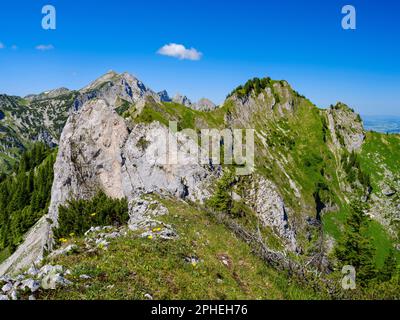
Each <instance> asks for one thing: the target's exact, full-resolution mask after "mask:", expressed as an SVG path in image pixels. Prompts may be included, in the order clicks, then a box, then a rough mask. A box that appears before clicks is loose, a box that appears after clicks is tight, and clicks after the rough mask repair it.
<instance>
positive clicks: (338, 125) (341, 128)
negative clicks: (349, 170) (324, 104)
mask: <svg viewBox="0 0 400 320" xmlns="http://www.w3.org/2000/svg"><path fill="white" fill-rule="evenodd" d="M326 112H327V115H328V127H329V130H330V132H331V135H332V140H333V142H334V144H335V145H336V146H337V147H338V148H340V147H345V148H346V149H347V150H348V151H349V152H351V151H358V150H360V148H361V146H362V143H363V142H364V140H365V132H364V128H363V124H362V121H361V119H360V118H359V116H358V115H357V114H356V113H355V112H354V111H353V110H351V109H350V108H349V107H347V106H346V105H344V104H342V103H338V104H336V105H335V106H333V107H331V108H330V109H327V111H326Z"/></svg>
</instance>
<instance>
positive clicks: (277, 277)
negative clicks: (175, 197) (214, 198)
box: [40, 200, 322, 299]
mask: <svg viewBox="0 0 400 320" xmlns="http://www.w3.org/2000/svg"><path fill="white" fill-rule="evenodd" d="M163 201H164V204H165V205H166V206H167V207H168V208H169V210H170V214H169V215H166V216H164V217H162V218H161V219H162V220H164V221H165V222H167V223H169V224H171V225H172V226H173V227H174V228H176V230H177V232H178V234H179V239H177V240H168V241H165V240H160V239H151V240H150V239H147V238H139V237H137V236H135V235H134V234H131V235H130V236H127V237H124V238H119V239H117V240H115V241H114V242H113V243H112V244H111V245H110V247H109V249H108V250H107V251H104V252H103V253H100V254H98V255H88V254H85V253H77V254H73V255H69V256H64V257H60V258H58V259H57V260H56V261H55V263H60V264H62V265H65V266H66V267H68V268H70V269H71V270H72V279H73V281H74V285H73V286H72V287H71V288H70V289H63V290H56V291H54V292H49V293H43V294H42V296H41V297H40V298H45V299H144V298H145V297H144V295H145V294H146V293H148V294H151V295H152V296H153V298H155V299H318V298H322V297H321V296H319V295H317V294H315V293H312V292H311V291H308V290H306V289H302V288H300V287H299V286H298V285H296V283H291V282H290V280H289V278H288V277H287V276H286V275H285V274H279V273H278V272H277V271H275V270H273V269H272V268H270V267H268V266H267V265H266V264H265V263H263V262H262V261H261V260H260V259H258V258H257V257H255V256H254V255H253V254H252V252H251V249H250V248H249V247H248V246H247V245H246V244H245V243H243V242H242V241H240V240H238V239H237V238H236V237H235V236H233V235H232V233H231V232H230V231H229V230H227V229H226V228H225V227H224V226H223V225H221V224H218V223H216V222H214V221H213V219H212V218H211V217H209V216H207V215H206V214H204V213H203V212H200V211H197V210H196V209H193V208H192V207H191V206H189V205H188V204H185V203H183V202H176V201H172V200H163ZM193 255H194V256H197V257H198V258H199V259H200V262H199V263H198V264H196V265H192V264H190V263H188V262H185V260H184V258H185V257H187V256H193ZM222 255H223V256H225V257H227V258H228V260H229V261H230V263H229V266H225V265H224V264H223V263H222V262H221V256H222ZM80 274H88V275H91V276H92V277H93V278H92V279H90V280H81V279H79V275H80ZM218 279H220V280H218Z"/></svg>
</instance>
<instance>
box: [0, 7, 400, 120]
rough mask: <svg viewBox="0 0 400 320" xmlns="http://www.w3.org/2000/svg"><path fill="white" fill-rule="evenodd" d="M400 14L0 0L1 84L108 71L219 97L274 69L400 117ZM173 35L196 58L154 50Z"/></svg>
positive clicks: (33, 85) (308, 86)
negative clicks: (51, 16)
mask: <svg viewBox="0 0 400 320" xmlns="http://www.w3.org/2000/svg"><path fill="white" fill-rule="evenodd" d="M46 4H52V5H54V6H55V8H56V10H57V29H56V30H43V29H42V28H41V20H42V16H43V15H42V14H41V8H42V7H43V6H44V5H46ZM346 4H351V5H353V6H354V7H355V8H356V10H357V29H356V30H343V29H342V27H341V19H342V17H343V15H342V13H341V8H342V7H343V6H344V5H346ZM399 21H400V1H378V0H368V1H367V0H357V1H356V0H348V1H336V0H329V1H322V0H304V1H299V0H290V1H289V0H286V1H276V0H274V1H269V0H264V1H261V0H258V1H255V0H246V1H244V0H243V1H237V0H230V1H227V0H226V1H215V0H214V1H201V0H197V1H191V0H186V1H151V0H148V1H143V0H141V1H136V0H131V1H128V0H125V1H123V0H113V1H99V0H97V1H94V0H93V1H89V0H86V1H85V0H81V1H73V0H68V1H67V0H63V1H62V0H45V1H39V0H35V1H32V0H25V1H20V0H13V1H1V3H0V43H2V44H3V46H4V48H2V49H0V92H2V93H8V94H15V95H26V94H28V93H37V92H41V91H44V90H48V89H51V88H56V87H60V86H66V87H68V88H71V89H78V88H81V87H83V86H85V85H86V84H87V83H89V82H90V81H92V80H94V79H95V78H97V77H98V76H100V75H101V74H103V73H105V72H107V71H108V70H110V69H113V70H116V71H118V72H123V71H128V72H130V73H132V74H134V75H135V76H137V77H138V78H139V79H141V80H142V81H143V82H144V83H145V84H147V85H148V86H149V87H151V88H152V89H154V90H162V89H164V88H165V89H167V90H168V92H169V93H170V94H172V95H173V94H175V93H176V92H180V93H183V94H186V95H187V96H188V97H189V98H191V99H192V100H197V99H199V98H201V97H208V98H210V99H212V100H214V101H215V102H217V103H221V102H222V101H223V100H224V97H225V96H226V95H227V94H228V93H229V92H230V91H231V90H232V89H233V88H234V87H236V86H237V85H239V84H242V83H244V82H245V81H246V80H247V79H249V78H252V77H254V76H258V77H262V76H270V77H272V78H274V79H285V80H287V81H289V83H290V84H291V85H292V86H293V87H294V89H296V90H297V91H299V92H300V93H302V94H304V95H305V96H307V97H308V98H310V99H311V100H312V101H313V102H314V103H316V104H317V105H318V106H319V107H327V106H329V105H330V104H332V103H335V102H336V101H343V102H345V103H347V104H349V105H350V106H352V107H354V108H355V109H356V110H357V111H359V112H361V113H362V114H386V115H400V59H399V57H400V41H399V40H400V22H399ZM169 43H177V44H183V45H184V46H186V47H187V48H192V47H193V48H195V49H196V50H198V51H199V52H201V53H202V56H201V58H200V59H199V60H186V59H177V58H174V57H169V56H164V55H160V54H157V51H158V50H159V49H160V48H161V47H162V46H164V45H166V44H169ZM13 45H14V46H16V47H17V48H15V47H14V48H13V47H12V46H13ZM38 45H52V46H53V47H54V48H53V49H52V50H37V49H35V48H36V47H37V46H38ZM0 47H1V45H0Z"/></svg>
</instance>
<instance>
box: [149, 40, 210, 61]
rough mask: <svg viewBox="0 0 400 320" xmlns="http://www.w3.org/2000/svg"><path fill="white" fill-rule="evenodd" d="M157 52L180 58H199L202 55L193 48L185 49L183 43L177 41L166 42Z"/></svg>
mask: <svg viewBox="0 0 400 320" xmlns="http://www.w3.org/2000/svg"><path fill="white" fill-rule="evenodd" d="M157 53H158V54H161V55H163V56H169V57H174V58H178V59H181V60H183V59H187V60H200V59H201V56H202V55H203V54H202V53H201V52H199V51H197V50H196V49H195V48H190V49H186V48H185V46H184V45H182V44H177V43H169V44H166V45H164V46H163V47H161V48H160V49H159V50H158V51H157Z"/></svg>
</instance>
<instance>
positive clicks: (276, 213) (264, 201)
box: [246, 175, 297, 251]
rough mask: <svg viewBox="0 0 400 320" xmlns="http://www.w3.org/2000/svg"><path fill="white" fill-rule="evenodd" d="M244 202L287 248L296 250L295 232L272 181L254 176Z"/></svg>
mask: <svg viewBox="0 0 400 320" xmlns="http://www.w3.org/2000/svg"><path fill="white" fill-rule="evenodd" d="M246 202H247V203H248V204H249V205H250V206H252V207H253V209H254V211H255V212H256V214H257V216H258V217H259V219H260V221H261V223H262V224H263V225H264V226H269V227H271V228H272V229H273V230H274V231H275V232H276V233H277V235H278V236H279V237H280V238H281V239H282V240H283V241H284V242H285V247H286V249H287V250H290V251H295V250H296V248H297V244H296V237H295V232H294V230H293V228H292V227H291V225H290V224H289V217H288V212H287V208H286V207H285V204H284V202H283V199H282V197H281V196H280V195H279V193H278V190H277V188H276V186H275V185H274V183H273V182H271V181H270V180H267V179H266V178H264V177H262V176H258V175H257V176H254V179H253V182H252V187H251V188H250V190H249V193H248V195H247V197H246Z"/></svg>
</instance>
